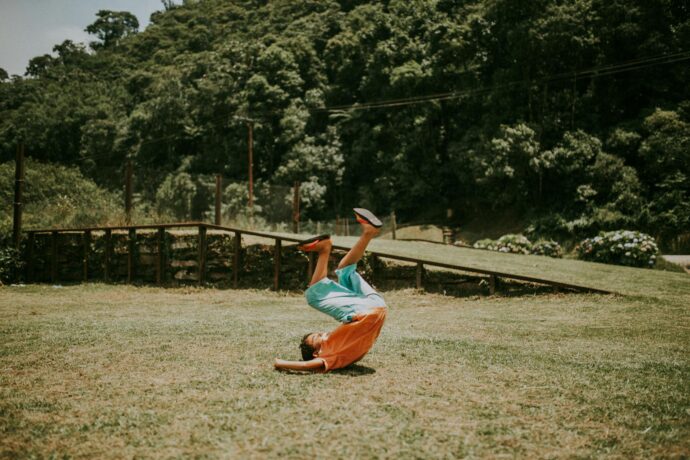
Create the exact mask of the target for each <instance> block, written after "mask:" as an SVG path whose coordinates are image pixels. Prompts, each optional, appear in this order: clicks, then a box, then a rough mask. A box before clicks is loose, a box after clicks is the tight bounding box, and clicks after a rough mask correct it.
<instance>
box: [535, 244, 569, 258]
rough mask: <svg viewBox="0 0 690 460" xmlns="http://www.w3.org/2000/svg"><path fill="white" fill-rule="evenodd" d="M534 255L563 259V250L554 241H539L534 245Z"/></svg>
mask: <svg viewBox="0 0 690 460" xmlns="http://www.w3.org/2000/svg"><path fill="white" fill-rule="evenodd" d="M532 254H535V255H538V256H548V257H556V258H560V257H563V248H562V247H561V245H560V244H558V243H557V242H555V241H553V240H539V241H537V242H536V243H534V244H533V245H532Z"/></svg>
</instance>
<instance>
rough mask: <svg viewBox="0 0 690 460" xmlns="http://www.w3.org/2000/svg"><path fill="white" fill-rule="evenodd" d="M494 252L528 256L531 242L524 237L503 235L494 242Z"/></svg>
mask: <svg viewBox="0 0 690 460" xmlns="http://www.w3.org/2000/svg"><path fill="white" fill-rule="evenodd" d="M496 251H498V252H510V253H513V254H529V253H530V252H531V251H532V242H531V241H530V240H528V239H527V237H526V236H524V235H513V234H508V235H503V236H502V237H500V238H499V239H498V240H497V241H496Z"/></svg>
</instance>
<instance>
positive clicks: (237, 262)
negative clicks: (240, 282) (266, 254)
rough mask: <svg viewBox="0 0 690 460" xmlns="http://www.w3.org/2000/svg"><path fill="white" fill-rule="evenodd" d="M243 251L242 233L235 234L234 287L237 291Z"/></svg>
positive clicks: (233, 255) (233, 258) (233, 256)
mask: <svg viewBox="0 0 690 460" xmlns="http://www.w3.org/2000/svg"><path fill="white" fill-rule="evenodd" d="M241 250H242V233H240V232H235V251H234V252H233V254H232V287H233V288H235V289H237V278H238V275H239V271H240V251H241Z"/></svg>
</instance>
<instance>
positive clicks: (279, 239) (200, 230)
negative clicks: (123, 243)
mask: <svg viewBox="0 0 690 460" xmlns="http://www.w3.org/2000/svg"><path fill="white" fill-rule="evenodd" d="M184 228H196V229H197V237H198V244H197V248H198V254H197V261H196V266H197V270H198V273H197V276H196V279H197V282H198V284H199V285H201V284H203V283H204V282H205V279H206V272H207V270H206V265H207V249H208V248H207V238H208V231H209V230H215V231H219V232H223V233H227V234H232V235H233V236H234V244H233V251H232V262H231V266H232V286H233V287H234V288H237V287H238V281H239V277H240V276H241V275H240V271H241V270H240V257H241V250H242V246H241V244H242V243H241V238H242V235H252V236H256V237H260V238H266V239H271V240H273V241H274V249H273V251H274V253H273V289H274V290H278V289H280V287H281V251H282V248H283V242H284V241H285V242H290V243H295V242H298V241H300V240H301V239H303V238H304V236H301V235H294V234H283V233H272V232H260V231H254V230H247V229H240V228H231V227H223V226H220V225H213V224H207V223H203V222H183V223H171V224H157V225H127V226H112V227H84V228H62V229H35V230H28V231H26V232H25V233H27V234H28V241H27V261H26V273H27V282H32V281H33V280H34V277H33V274H34V268H35V266H34V254H35V241H36V235H37V234H50V235H51V239H50V251H49V252H50V262H49V266H50V279H51V281H52V282H53V283H55V282H57V281H58V280H59V278H60V277H59V269H60V267H59V263H58V254H59V251H60V237H61V236H63V235H71V236H75V235H79V234H81V238H82V241H83V245H82V253H81V257H82V263H83V271H82V281H88V279H89V261H90V259H91V257H90V254H89V251H91V244H90V242H91V240H92V238H93V233H94V232H102V233H103V234H104V237H103V239H104V245H105V247H104V249H103V260H102V264H103V278H104V279H105V280H106V281H109V280H111V279H112V276H113V274H112V272H111V267H112V264H111V261H112V258H113V241H114V235H113V232H117V231H119V232H124V231H126V232H127V264H126V265H127V276H126V279H127V282H129V283H131V282H132V281H133V280H134V278H135V273H136V269H137V266H136V263H135V253H136V252H137V247H138V244H140V243H139V242H138V240H139V238H138V234H137V232H138V231H142V230H149V231H150V230H154V231H155V232H154V234H155V235H156V236H155V238H156V243H155V248H156V251H155V258H156V260H155V264H154V266H155V280H156V283H157V284H164V283H165V279H164V273H165V269H166V267H167V266H168V264H170V263H171V262H172V261H171V260H166V256H165V251H164V250H163V247H164V245H165V241H164V240H165V234H166V233H165V232H166V230H169V229H184ZM402 244H404V243H402ZM333 248H334V249H340V250H349V249H350V248H349V247H348V246H345V245H337V244H334V245H333ZM369 252H370V253H371V254H373V255H375V256H377V257H381V258H385V259H392V260H399V261H404V262H411V263H414V264H416V272H415V274H416V276H415V285H416V287H417V289H422V288H423V287H424V273H425V270H424V266H425V265H427V266H436V267H440V268H446V269H452V270H461V271H463V272H469V273H476V274H482V275H486V276H488V282H489V290H490V292H491V293H492V294H493V293H494V292H495V290H496V288H497V286H498V283H499V278H506V279H514V280H518V281H526V282H531V283H537V284H543V285H550V286H555V287H558V288H564V289H570V290H577V291H587V292H599V293H610V291H605V290H601V289H594V288H591V287H587V286H582V285H577V284H569V283H562V282H556V281H553V280H545V279H541V278H537V277H532V276H522V275H520V274H515V273H506V272H497V271H491V270H484V269H479V268H476V267H471V266H466V265H462V264H453V263H447V262H440V261H435V260H432V259H430V258H415V257H408V256H403V255H400V254H395V253H393V252H390V251H386V252H383V251H376V250H374V251H369ZM314 262H315V261H314V257H313V254H309V265H308V270H307V272H308V273H307V279H309V278H310V277H311V274H312V273H313V269H314Z"/></svg>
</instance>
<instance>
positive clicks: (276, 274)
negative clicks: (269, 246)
mask: <svg viewBox="0 0 690 460" xmlns="http://www.w3.org/2000/svg"><path fill="white" fill-rule="evenodd" d="M282 243H283V242H282V240H280V239H276V244H275V250H274V253H273V290H274V291H277V290H278V289H280V253H281V251H282Z"/></svg>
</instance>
